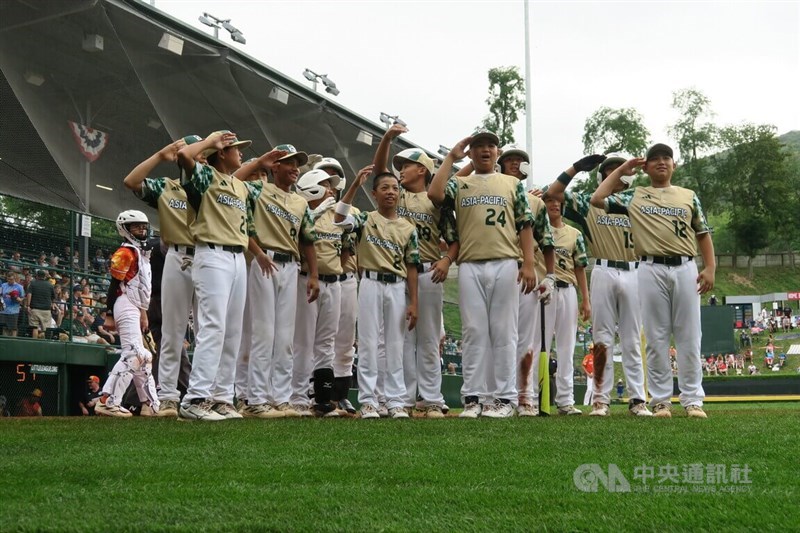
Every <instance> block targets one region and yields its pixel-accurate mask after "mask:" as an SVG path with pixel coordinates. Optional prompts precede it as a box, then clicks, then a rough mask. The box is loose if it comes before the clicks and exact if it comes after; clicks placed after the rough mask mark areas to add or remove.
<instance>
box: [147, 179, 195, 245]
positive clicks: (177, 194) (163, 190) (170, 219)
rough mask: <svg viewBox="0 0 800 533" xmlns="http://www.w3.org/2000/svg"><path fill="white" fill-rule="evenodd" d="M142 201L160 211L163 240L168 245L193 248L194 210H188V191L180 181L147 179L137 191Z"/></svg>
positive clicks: (159, 217)
mask: <svg viewBox="0 0 800 533" xmlns="http://www.w3.org/2000/svg"><path fill="white" fill-rule="evenodd" d="M135 194H136V196H138V197H139V198H140V199H141V200H142V201H144V202H145V203H147V205H149V206H150V207H153V208H155V209H158V222H159V228H160V230H161V239H162V240H163V241H164V242H165V243H167V244H177V245H179V246H191V245H192V244H194V240H193V239H192V234H191V232H190V231H189V225H190V224H191V222H192V221H193V220H194V217H195V211H194V209H190V208H188V205H187V201H186V191H185V190H184V189H183V187H182V186H181V182H180V180H174V179H169V178H147V179H146V180H144V181H143V182H142V188H141V189H140V190H138V191H136V193H135Z"/></svg>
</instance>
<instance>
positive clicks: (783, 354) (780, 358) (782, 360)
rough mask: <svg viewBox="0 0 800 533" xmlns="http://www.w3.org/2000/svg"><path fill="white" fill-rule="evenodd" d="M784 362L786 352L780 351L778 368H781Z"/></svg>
mask: <svg viewBox="0 0 800 533" xmlns="http://www.w3.org/2000/svg"><path fill="white" fill-rule="evenodd" d="M785 364H786V354H785V353H782V354H780V355H779V356H778V366H780V368H783V365H785Z"/></svg>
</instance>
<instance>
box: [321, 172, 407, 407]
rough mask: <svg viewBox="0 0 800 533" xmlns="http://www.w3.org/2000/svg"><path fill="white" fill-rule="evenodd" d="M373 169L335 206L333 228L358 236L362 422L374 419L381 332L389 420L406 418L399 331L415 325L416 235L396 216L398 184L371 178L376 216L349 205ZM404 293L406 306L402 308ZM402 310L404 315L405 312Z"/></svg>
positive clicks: (385, 176) (387, 175)
mask: <svg viewBox="0 0 800 533" xmlns="http://www.w3.org/2000/svg"><path fill="white" fill-rule="evenodd" d="M372 169H373V166H372V165H369V166H367V167H364V168H363V169H361V170H360V171H359V173H358V176H356V179H355V180H354V181H353V184H352V185H351V186H350V188H349V189H348V190H347V193H345V195H344V198H342V200H341V201H340V202H339V203H338V204H337V205H336V216H335V218H334V220H335V222H336V223H337V224H340V225H344V226H346V227H348V228H352V229H353V230H355V231H356V233H357V236H358V259H359V268H360V269H361V270H362V271H363V277H362V279H361V286H360V287H359V294H358V401H359V403H360V404H361V418H378V417H379V416H380V415H379V414H378V394H377V391H376V385H377V379H378V341H379V338H380V336H381V329H383V338H384V342H385V346H386V371H385V372H384V373H383V374H384V376H383V383H384V387H385V395H386V407H387V408H388V414H389V416H390V417H391V418H408V413H407V412H406V411H405V410H404V409H403V406H404V404H405V396H406V387H405V382H404V379H403V329H404V328H403V326H404V325H405V324H406V323H407V324H408V329H409V330H411V329H414V326H415V325H416V322H417V265H418V264H419V246H418V244H417V230H416V228H415V226H414V225H413V224H412V223H410V222H409V221H408V219H406V218H402V217H400V216H399V215H398V214H397V206H398V201H399V199H400V183H399V181H398V179H397V178H396V177H395V176H394V174H391V173H383V174H378V175H377V176H375V179H374V180H373V182H372V196H373V198H375V201H376V203H377V205H378V209H377V211H370V212H361V213H359V214H358V215H356V216H352V215H350V214H349V213H350V203H351V202H352V201H353V198H355V195H356V191H357V190H358V188H359V187H361V186H362V185H363V184H364V182H365V181H366V180H367V176H369V174H370V173H371V172H372ZM406 290H407V291H408V296H407V298H408V306H406ZM404 309H405V313H404V312H403V311H404Z"/></svg>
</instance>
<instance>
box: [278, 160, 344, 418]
mask: <svg viewBox="0 0 800 533" xmlns="http://www.w3.org/2000/svg"><path fill="white" fill-rule="evenodd" d="M338 184H339V177H338V176H331V175H329V174H328V173H327V172H325V171H324V170H319V169H317V170H311V171H309V172H306V173H305V174H303V175H302V176H300V179H299V180H297V193H298V194H299V195H300V196H301V197H303V198H305V200H306V201H307V202H308V206H309V208H311V210H312V211H311V212H312V213H316V215H315V217H314V218H315V220H314V231H315V233H316V236H317V240H316V242H314V250H315V252H316V259H317V270H318V273H319V298H317V299H316V300H315V301H313V302H308V301H307V300H308V296H307V295H306V288H305V283H304V279H305V277H307V276H308V274H307V272H308V265H307V262H306V257H305V254H304V255H303V264H302V266H301V272H300V283H299V284H298V287H297V319H296V325H295V330H294V366H293V368H292V397H291V405H292V408H293V409H294V410H295V411H298V412H299V413H301V415H303V414H306V413H308V414H311V413H312V411H311V410H310V409H309V406H310V401H309V395H308V390H309V381H310V382H312V383H313V386H314V406H313V414H315V415H317V416H326V417H331V416H339V413H338V411H337V410H336V406H335V405H334V404H332V403H331V399H332V395H333V389H334V382H335V379H334V373H333V358H334V351H333V343H334V340H335V337H336V329H337V328H338V326H339V314H340V311H341V299H342V286H341V283H340V281H339V276H341V275H342V272H343V270H342V257H341V256H342V247H343V246H345V245H346V238H347V236H346V235H347V234H346V232H345V231H344V229H343V228H342V227H341V226H336V225H335V224H334V223H333V209H331V208H332V207H333V205H332V204H331V202H329V200H333V196H334V192H333V191H334V187H335V186H336V185H338ZM323 205H327V206H328V207H327V208H325V209H324V210H322V211H318V210H317V209H318V208H319V207H321V206H323Z"/></svg>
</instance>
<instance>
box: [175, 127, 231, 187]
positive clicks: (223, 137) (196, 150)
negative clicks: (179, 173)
mask: <svg viewBox="0 0 800 533" xmlns="http://www.w3.org/2000/svg"><path fill="white" fill-rule="evenodd" d="M235 141H236V134H235V133H231V132H227V133H219V132H217V133H214V134H213V135H209V136H208V137H206V138H205V139H203V140H202V141H199V142H196V143H193V144H187V145H186V146H184V147H183V148H181V149H180V150H178V164H179V165H180V166H181V168H183V169H184V170H185V171H186V173H187V174H188V175H189V176H191V175H192V171H193V170H194V164H195V159H196V158H197V156H198V155H200V154H202V153H203V152H204V151H206V150H209V149H211V148H213V149H214V150H222V149H224V148H225V147H226V146H228V145H229V144H231V143H233V142H235Z"/></svg>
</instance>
